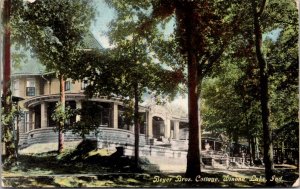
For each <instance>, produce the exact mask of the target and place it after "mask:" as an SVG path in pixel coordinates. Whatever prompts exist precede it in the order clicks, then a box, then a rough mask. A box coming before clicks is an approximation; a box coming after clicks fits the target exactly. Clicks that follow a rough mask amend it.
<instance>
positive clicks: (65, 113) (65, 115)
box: [51, 102, 76, 132]
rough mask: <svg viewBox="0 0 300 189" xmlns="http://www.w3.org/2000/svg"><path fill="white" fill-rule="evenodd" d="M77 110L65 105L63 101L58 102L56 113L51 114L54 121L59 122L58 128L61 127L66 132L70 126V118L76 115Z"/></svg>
mask: <svg viewBox="0 0 300 189" xmlns="http://www.w3.org/2000/svg"><path fill="white" fill-rule="evenodd" d="M75 113H76V112H75V110H73V109H71V107H69V106H67V107H65V106H64V105H63V104H62V103H61V102H58V103H56V105H55V110H54V113H53V114H52V115H51V118H52V119H53V121H55V122H56V123H58V125H57V127H60V128H56V129H61V130H62V131H63V132H65V131H66V130H67V128H68V125H69V123H68V121H69V119H70V118H71V117H72V116H74V115H75Z"/></svg>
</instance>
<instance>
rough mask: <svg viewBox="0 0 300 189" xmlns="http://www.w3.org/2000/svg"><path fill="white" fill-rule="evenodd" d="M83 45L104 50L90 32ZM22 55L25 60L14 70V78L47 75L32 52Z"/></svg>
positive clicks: (85, 36) (84, 38) (87, 47)
mask: <svg viewBox="0 0 300 189" xmlns="http://www.w3.org/2000/svg"><path fill="white" fill-rule="evenodd" d="M82 45H83V48H86V49H97V50H102V49H104V48H103V47H102V45H101V44H100V43H99V41H98V40H97V39H96V38H95V36H94V34H92V32H88V33H87V34H86V35H84V37H83V43H82ZM22 53H24V55H25V58H24V59H23V60H22V61H21V62H20V63H17V64H16V66H14V67H13V68H12V72H11V73H12V76H20V75H43V74H45V72H46V67H45V66H44V65H43V64H42V63H41V62H40V61H39V60H38V58H37V57H33V56H32V55H31V54H30V51H25V50H24V51H22Z"/></svg>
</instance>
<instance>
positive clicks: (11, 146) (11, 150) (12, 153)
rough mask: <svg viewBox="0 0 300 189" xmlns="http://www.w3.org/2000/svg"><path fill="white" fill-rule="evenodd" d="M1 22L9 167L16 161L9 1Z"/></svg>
mask: <svg viewBox="0 0 300 189" xmlns="http://www.w3.org/2000/svg"><path fill="white" fill-rule="evenodd" d="M1 16H3V22H4V37H3V38H4V48H3V57H4V65H3V68H4V70H3V76H4V77H3V96H2V97H1V103H2V102H3V107H4V111H3V114H4V117H6V119H5V120H6V121H4V122H2V124H3V128H4V129H3V133H2V135H3V136H4V144H5V155H6V158H5V165H6V166H11V165H12V164H13V163H14V162H15V161H16V158H17V157H16V150H17V147H16V145H15V141H14V140H15V139H14V136H13V130H14V127H13V116H12V114H13V110H12V109H13V106H12V94H11V91H10V67H11V59H10V56H11V47H10V46H11V40H10V38H11V25H10V19H11V0H5V1H4V11H3V15H1Z"/></svg>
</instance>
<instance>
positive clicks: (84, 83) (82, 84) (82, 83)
mask: <svg viewBox="0 0 300 189" xmlns="http://www.w3.org/2000/svg"><path fill="white" fill-rule="evenodd" d="M89 84H90V82H89V81H88V80H87V79H84V80H83V81H82V82H81V90H84V89H85V88H86V87H87V86H88V85H89Z"/></svg>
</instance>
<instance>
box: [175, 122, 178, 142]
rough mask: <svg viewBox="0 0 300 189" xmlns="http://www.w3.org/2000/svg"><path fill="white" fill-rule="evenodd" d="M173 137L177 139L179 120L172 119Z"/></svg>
mask: <svg viewBox="0 0 300 189" xmlns="http://www.w3.org/2000/svg"><path fill="white" fill-rule="evenodd" d="M174 133H175V139H176V140H179V121H174Z"/></svg>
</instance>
